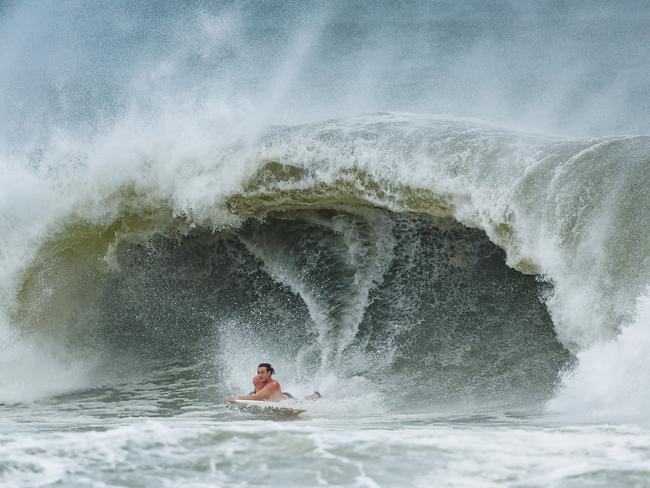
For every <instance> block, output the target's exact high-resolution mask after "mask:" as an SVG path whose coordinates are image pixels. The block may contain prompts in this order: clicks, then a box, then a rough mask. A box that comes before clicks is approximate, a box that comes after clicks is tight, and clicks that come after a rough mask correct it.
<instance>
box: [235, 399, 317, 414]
mask: <svg viewBox="0 0 650 488" xmlns="http://www.w3.org/2000/svg"><path fill="white" fill-rule="evenodd" d="M298 405H299V404H298V403H296V402H292V401H286V402H267V401H260V400H235V401H234V402H232V403H229V404H228V406H231V407H232V408H237V409H239V410H241V411H243V412H248V413H254V414H258V415H278V416H283V417H297V416H298V415H300V414H301V413H303V412H304V411H305V409H304V408H300V407H299V406H298Z"/></svg>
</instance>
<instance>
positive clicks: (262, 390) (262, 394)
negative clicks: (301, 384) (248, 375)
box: [228, 363, 292, 402]
mask: <svg viewBox="0 0 650 488" xmlns="http://www.w3.org/2000/svg"><path fill="white" fill-rule="evenodd" d="M273 373H275V370H274V369H273V366H271V365H270V364H269V363H260V364H259V365H258V366H257V374H256V375H255V376H254V377H253V385H254V386H255V391H254V392H252V393H251V394H250V395H237V396H232V397H230V398H228V401H229V402H234V401H235V400H270V401H274V402H278V401H281V400H287V399H288V398H292V397H291V395H287V394H283V393H282V389H281V387H280V383H278V381H276V380H274V379H273V378H272V376H273Z"/></svg>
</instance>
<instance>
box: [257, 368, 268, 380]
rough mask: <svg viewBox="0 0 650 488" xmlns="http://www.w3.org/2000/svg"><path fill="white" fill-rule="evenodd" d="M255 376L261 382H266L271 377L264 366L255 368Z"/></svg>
mask: <svg viewBox="0 0 650 488" xmlns="http://www.w3.org/2000/svg"><path fill="white" fill-rule="evenodd" d="M257 377H258V378H259V380H260V381H261V382H262V383H266V382H268V381H269V380H270V379H271V375H270V374H269V371H268V370H267V369H266V368H257Z"/></svg>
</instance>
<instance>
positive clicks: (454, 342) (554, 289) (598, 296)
mask: <svg viewBox="0 0 650 488" xmlns="http://www.w3.org/2000/svg"><path fill="white" fill-rule="evenodd" d="M179 127H184V128H183V129H180V130H179ZM137 129H138V130H137V133H138V137H137V138H135V137H132V136H131V135H130V134H133V133H135V131H136V128H135V127H133V126H132V125H130V122H128V121H127V122H123V123H122V125H120V126H116V127H115V128H114V129H113V130H112V131H109V132H105V133H103V134H102V135H101V137H100V138H93V139H91V140H86V142H83V143H81V142H80V141H78V140H75V141H72V142H71V141H68V142H69V144H63V143H61V141H59V142H58V143H57V144H56V145H54V146H52V147H50V148H49V151H47V152H44V153H43V154H42V155H41V156H39V157H38V158H35V159H32V162H31V164H29V165H25V164H24V162H23V161H20V160H16V161H13V163H12V162H11V159H10V158H5V160H4V161H5V164H4V166H3V174H2V178H3V181H4V182H8V181H10V180H11V181H12V184H11V185H8V184H7V185H5V187H6V188H14V189H15V190H13V191H6V192H4V193H3V198H2V201H1V205H2V215H3V219H2V224H1V225H2V229H1V231H2V232H1V235H2V246H1V249H2V251H1V252H2V261H3V267H2V277H1V279H0V285H1V286H2V288H1V291H2V305H3V314H4V319H3V320H4V330H3V332H2V334H3V340H4V341H5V346H4V347H5V350H7V351H10V353H9V354H7V355H5V357H4V358H3V368H2V371H3V373H2V381H3V389H2V394H3V400H5V401H11V400H20V399H28V398H31V397H34V396H38V395H39V394H42V393H43V392H45V393H51V392H53V391H54V392H56V390H57V383H58V385H59V386H60V387H61V388H63V389H65V388H64V387H63V386H62V384H63V383H65V385H66V387H74V386H75V384H77V383H75V381H74V378H77V377H79V384H83V383H84V382H88V381H92V380H91V379H89V378H88V375H89V374H90V373H88V372H87V371H85V370H84V371H82V372H80V371H78V370H77V369H75V366H74V365H72V363H73V362H74V361H77V360H78V361H80V362H82V363H83V364H84V368H87V367H88V366H87V365H88V364H89V363H92V364H95V363H101V364H103V363H105V362H106V361H115V358H116V357H122V356H124V357H126V356H129V355H133V356H148V355H153V356H154V357H160V356H168V355H177V354H181V355H184V356H186V357H191V356H192V355H194V356H196V355H210V356H215V357H218V358H220V359H219V361H220V364H221V365H222V367H223V368H225V369H226V370H228V369H231V370H233V371H234V370H237V369H238V368H248V367H250V365H249V364H247V363H248V362H250V361H252V362H254V361H256V360H257V359H256V358H257V357H259V356H260V355H264V354H265V355H267V356H270V357H273V358H274V360H275V361H276V362H277V363H279V364H280V365H282V366H284V370H285V371H287V372H290V374H291V375H292V376H291V380H290V381H293V382H297V383H299V382H300V381H309V378H312V377H313V376H314V374H316V373H320V374H322V373H323V372H324V371H327V372H331V373H333V374H334V375H336V376H339V377H342V378H348V379H350V378H365V379H366V380H369V381H372V382H373V384H375V385H378V387H379V388H380V389H382V390H383V391H384V393H385V394H386V396H387V397H388V396H390V397H395V398H398V399H400V400H402V399H404V398H408V399H410V400H412V401H422V402H424V404H428V403H430V402H431V400H432V399H435V400H436V401H437V402H441V403H442V402H458V401H465V402H467V401H477V402H479V401H480V402H485V401H495V402H501V403H504V404H512V403H521V402H530V401H533V402H539V401H544V400H547V399H549V398H550V397H551V396H552V395H554V394H555V395H556V398H555V399H554V400H553V401H552V402H551V403H550V408H552V409H553V410H560V411H566V410H569V411H571V410H573V409H577V408H582V406H581V405H584V404H585V402H588V403H589V405H590V408H591V410H592V411H593V413H594V415H598V414H599V413H602V412H604V411H606V412H608V414H609V413H611V410H612V408H613V407H612V406H611V403H612V402H615V400H611V399H603V398H601V397H598V398H594V397H592V396H591V394H592V393H593V389H592V388H591V387H589V388H585V389H584V390H583V389H582V386H581V385H589V384H590V383H592V382H594V381H595V380H593V379H591V378H590V375H591V371H590V368H592V367H593V364H592V363H594V361H595V360H594V359H593V358H592V357H591V356H593V355H594V354H597V353H592V352H589V351H594V350H599V349H598V348H603V347H609V348H610V349H612V348H613V346H602V345H601V344H602V343H603V341H605V342H607V341H609V342H608V343H609V344H614V343H615V344H618V346H616V347H617V348H618V349H616V351H612V350H610V351H609V352H608V354H607V355H602V356H601V355H597V357H598V358H599V361H605V362H609V363H611V364H616V365H617V371H618V372H617V373H616V375H617V376H616V378H619V377H620V375H621V373H620V369H621V368H623V369H624V368H626V367H628V366H625V365H626V364H628V361H632V362H630V363H629V368H634V367H635V366H634V364H633V361H634V359H633V358H634V357H637V356H638V355H639V354H641V353H640V352H639V351H637V350H635V349H636V348H641V349H642V350H645V349H643V348H645V347H646V346H645V345H644V344H645V342H644V340H638V341H634V340H629V341H628V340H627V339H626V337H627V335H628V334H632V333H634V334H640V335H641V336H642V337H645V335H644V333H643V332H640V331H641V330H642V329H643V328H644V327H645V322H643V321H644V320H645V319H644V316H645V315H644V313H645V312H643V310H641V312H638V307H637V302H638V300H639V297H642V296H643V294H644V291H645V287H646V286H647V284H648V276H650V269H649V267H650V258H649V256H650V242H649V241H648V240H647V229H648V228H650V222H649V221H648V219H650V217H648V215H650V214H649V213H648V209H649V208H650V202H649V201H648V200H649V198H650V197H648V193H647V191H646V189H647V188H648V172H647V168H648V164H649V162H650V159H649V158H650V138H648V137H610V138H601V139H592V140H564V139H554V138H548V137H541V136H533V135H525V134H517V133H513V132H511V131H507V130H504V129H500V128H497V127H493V126H490V125H487V124H485V123H482V122H478V121H472V120H461V119H449V118H444V117H434V116H420V115H411V114H394V113H380V114H372V115H367V116H359V117H354V118H345V119H335V120H328V121H325V122H321V123H314V124H307V125H299V126H278V127H271V128H268V129H266V130H264V131H263V132H262V133H260V134H259V135H257V136H255V137H252V138H251V137H249V138H244V139H238V140H237V141H236V142H234V143H233V142H230V143H228V144H224V143H222V142H220V141H219V138H214V141H216V142H212V143H206V142H205V141H206V140H207V137H208V135H207V134H206V133H204V132H201V130H197V127H196V125H192V124H188V125H187V126H183V125H182V124H180V125H179V124H173V131H170V127H166V126H165V124H164V121H163V122H161V123H160V124H159V125H156V126H155V127H152V128H148V129H144V128H143V127H141V126H138V127H137ZM188 139H189V142H188ZM198 140H200V141H201V143H200V144H198V143H196V142H197V141H198ZM639 314H640V315H639ZM617 337H618V338H617ZM612 341H614V342H612ZM630 349H634V350H630ZM35 355H38V356H41V359H40V360H39V361H41V362H40V363H38V364H39V365H40V366H39V367H38V368H36V369H38V371H33V368H26V367H25V365H27V364H32V362H33V361H34V356H35ZM575 355H577V358H578V359H579V363H578V364H577V366H576V365H575V357H576V356H575ZM590 355H591V356H590ZM576 368H577V369H576ZM603 370H605V371H606V372H605V373H603ZM43 371H46V373H45V374H44V373H43ZM62 371H63V372H64V373H65V374H66V375H68V376H66V378H67V379H66V381H59V382H57V380H56V379H54V378H51V377H48V373H47V372H51V374H52V376H53V377H57V376H60V375H61V374H62V373H61V372H62ZM607 371H609V370H608V368H606V367H604V366H603V365H602V364H600V365H599V368H598V369H597V374H598V375H599V377H598V381H602V382H607V381H608V377H607ZM233 374H235V373H233ZM563 374H564V376H563ZM69 375H72V379H73V380H72V381H69V379H70V376H69ZM563 377H564V382H565V383H566V384H565V385H564V386H562V387H561V388H560V386H561V384H560V382H561V381H562V378H563ZM43 378H45V379H43ZM36 379H39V381H35V380H36ZM30 381H33V382H34V385H36V386H34V387H33V388H30V386H29V383H30ZM612 381H615V380H614V379H612ZM627 381H629V382H630V381H632V382H633V380H629V379H628V380H627ZM640 381H643V379H641V380H640ZM43 382H44V383H47V387H45V386H43V384H42V383H43ZM576 382H577V383H576ZM638 386H640V385H638ZM632 387H633V386H632V385H630V388H632ZM558 388H559V390H558ZM557 391H559V392H560V393H557ZM565 392H566V393H565ZM576 392H578V393H576ZM389 394H390V395H389ZM557 395H559V396H557ZM637 398H638V397H637ZM638 401H639V404H638V407H639V408H641V407H642V405H644V403H643V402H644V401H645V400H644V399H643V398H638ZM626 413H627V414H628V415H630V416H634V415H637V414H638V413H639V410H635V408H634V407H632V408H631V409H628V411H627V412H626Z"/></svg>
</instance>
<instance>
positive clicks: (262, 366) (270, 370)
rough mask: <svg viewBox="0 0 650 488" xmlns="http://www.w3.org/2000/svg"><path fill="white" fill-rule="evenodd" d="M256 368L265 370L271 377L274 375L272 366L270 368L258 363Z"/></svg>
mask: <svg viewBox="0 0 650 488" xmlns="http://www.w3.org/2000/svg"><path fill="white" fill-rule="evenodd" d="M257 367H258V368H266V370H267V371H268V372H269V373H270V374H271V376H273V375H274V374H275V370H274V369H273V366H271V365H270V364H269V363H260V364H258V365H257Z"/></svg>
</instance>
